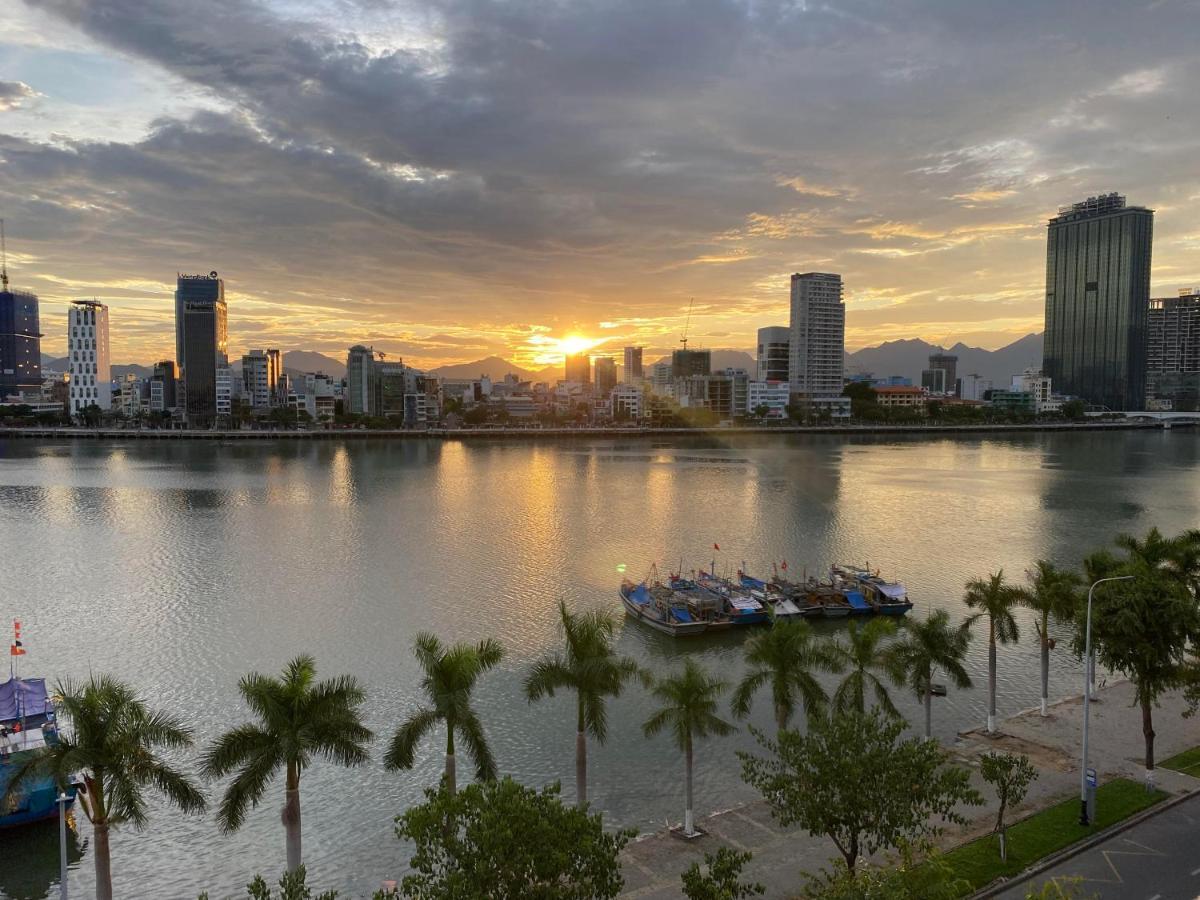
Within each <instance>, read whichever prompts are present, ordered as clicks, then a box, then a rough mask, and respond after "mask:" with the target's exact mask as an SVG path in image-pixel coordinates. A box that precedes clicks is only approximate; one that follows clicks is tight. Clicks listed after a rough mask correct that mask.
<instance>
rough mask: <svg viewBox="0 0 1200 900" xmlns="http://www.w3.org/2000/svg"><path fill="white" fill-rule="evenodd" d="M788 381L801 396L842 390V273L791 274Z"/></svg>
mask: <svg viewBox="0 0 1200 900" xmlns="http://www.w3.org/2000/svg"><path fill="white" fill-rule="evenodd" d="M790 331H791V334H790V344H789V347H788V352H789V364H788V380H789V382H790V384H791V390H792V393H793V394H799V395H800V396H801V397H804V398H810V399H813V398H818V397H837V396H840V395H841V393H842V388H843V386H844V385H843V374H844V372H843V370H844V368H845V350H846V306H845V304H844V303H843V302H842V276H841V275H832V274H829V273H826V272H805V273H804V274H796V275H793V276H792V320H791V328H790Z"/></svg>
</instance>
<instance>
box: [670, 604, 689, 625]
mask: <svg viewBox="0 0 1200 900" xmlns="http://www.w3.org/2000/svg"><path fill="white" fill-rule="evenodd" d="M671 615H673V616H674V617H675V618H676V620H677V621H680V622H690V621H692V614H691V613H690V612H688V611H687V609H685V608H684V607H682V606H672V607H671Z"/></svg>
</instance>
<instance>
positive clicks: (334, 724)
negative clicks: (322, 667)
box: [202, 654, 372, 872]
mask: <svg viewBox="0 0 1200 900" xmlns="http://www.w3.org/2000/svg"><path fill="white" fill-rule="evenodd" d="M316 677H317V666H316V663H315V662H314V661H313V658H312V657H311V656H308V655H307V654H304V655H301V656H297V657H296V658H295V659H293V660H292V661H291V662H289V663H288V664H287V666H286V667H284V670H283V675H282V676H281V677H279V678H275V677H273V676H270V675H260V674H259V673H257V672H251V673H250V674H249V675H245V676H243V678H242V679H241V680H240V681H239V682H238V691H240V692H241V695H242V699H243V700H245V701H246V705H247V706H249V707H250V710H251V711H252V712H253V713H254V714H255V715H256V716H257V717H258V721H257V722H255V723H247V724H245V725H239V726H238V727H236V728H234V729H232V730H231V731H227V732H226V733H225V734H223V735H222V736H221V737H219V738H217V740H216V741H214V742H213V744H212V746H210V747H209V748H208V750H207V751H206V752H205V754H204V758H203V761H202V767H203V772H204V774H205V775H206V776H207V777H209V778H221V777H222V776H225V775H228V774H229V773H230V772H235V771H236V772H237V774H236V775H235V776H234V779H233V781H232V782H230V784H229V787H228V788H226V790H225V796H224V798H223V799H222V800H221V808H220V810H219V811H218V813H217V821H218V823H219V824H220V826H221V830H222V831H224V832H225V833H226V834H228V833H229V832H232V831H236V830H237V829H238V828H240V827H241V825H242V822H243V821H245V818H246V811H247V809H248V808H250V807H257V806H258V801H259V800H261V799H262V797H263V794H264V793H266V790H267V785H269V784H270V783H271V781H272V779H274V777H275V775H276V773H278V772H279V770H280V769H283V770H284V771H285V773H286V774H285V781H284V804H283V816H282V818H283V827H284V832H285V835H286V838H287V870H288V871H289V872H291V871H294V870H296V869H298V868H299V867H300V865H301V853H300V850H301V845H300V834H301V833H300V776H301V774H303V772H304V770H305V769H307V768H308V767H309V765H310V764H311V763H312V761H313V757H314V756H321V757H324V758H325V759H326V760H328V761H329V762H333V763H338V764H339V765H343V766H357V765H361V764H362V763H365V762H366V761H367V759H368V758H369V757H368V753H367V748H366V744H367V742H368V741H370V740H371V737H372V734H371V732H370V731H368V730H367V728H366V726H364V725H363V723H362V718H361V712H360V710H359V707H360V706H361V705H362V703H363V701H364V700H365V699H366V691H364V690H363V688H362V687H361V686H360V685H359V683H358V681H357V680H356V679H355V678H353V677H352V676H349V675H340V676H338V677H337V678H330V679H326V680H325V681H316Z"/></svg>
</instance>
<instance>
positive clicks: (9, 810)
mask: <svg viewBox="0 0 1200 900" xmlns="http://www.w3.org/2000/svg"><path fill="white" fill-rule="evenodd" d="M57 743H58V721H57V719H56V716H55V710H54V703H53V701H52V700H51V699H50V697H49V694H48V693H47V691H46V679H44V678H19V677H17V676H16V674H13V676H12V677H11V678H9V680H8V681H5V682H3V683H0V828H10V827H12V826H15V825H28V824H30V823H32V822H39V821H41V820H43V819H52V818H55V817H57V816H58V807H59V804H58V788H57V786H56V785H55V783H54V780H53V779H52V778H50V777H37V778H30V779H28V780H26V782H25V783H24V784H23V785H20V786H19V787H18V788H17V789H16V790H15V791H14V792H13V793H12V794H11V795H9V784H10V783H11V782H12V779H13V777H14V775H15V774H16V773H17V772H18V771H19V770H20V768H21V767H22V766H23V765H24V764H25V763H26V762H27V761H28V760H29V759H30V757H32V756H33V755H34V754H37V753H39V752H41V751H42V750H43V749H45V748H46V747H53V746H55V745H56V744H57ZM66 793H67V806H70V805H71V804H72V803H73V802H74V801H75V786H74V785H69V786H68V788H67V791H66ZM4 798H7V799H4Z"/></svg>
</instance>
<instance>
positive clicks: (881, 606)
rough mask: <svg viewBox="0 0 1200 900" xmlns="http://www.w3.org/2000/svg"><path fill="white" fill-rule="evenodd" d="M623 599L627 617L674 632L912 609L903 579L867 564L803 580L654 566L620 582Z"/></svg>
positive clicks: (677, 634) (890, 613) (682, 633)
mask: <svg viewBox="0 0 1200 900" xmlns="http://www.w3.org/2000/svg"><path fill="white" fill-rule="evenodd" d="M621 602H622V603H623V604H624V606H625V612H626V613H627V614H628V615H629V616H630V617H632V618H634V619H637V620H638V621H639V622H644V623H645V624H647V625H649V626H650V627H651V628H654V629H657V630H658V631H661V632H663V633H664V634H669V635H672V636H673V637H686V636H689V635H696V634H704V633H709V632H714V631H722V630H725V629H730V628H736V627H738V626H742V625H756V624H761V623H764V622H773V621H775V620H777V619H787V618H793V617H796V618H799V617H805V618H809V617H821V618H825V619H839V618H845V617H848V616H855V615H884V616H902V615H904V614H905V613H906V612H908V611H909V610H910V609H912V603H911V602H910V601H909V599H908V592H907V591H906V590H905V588H904V585H902V584H900V583H899V582H896V581H886V580H885V579H883V578H881V577H880V576H879V573H878V572H872V571H871V569H870V567H869V566H843V565H835V566H832V567H830V570H829V577H828V578H827V579H825V580H821V579H819V578H815V577H805V578H803V579H802V580H801V581H789V580H788V579H787V578H786V577H783V576H780V575H779V573H778V572H777V571H776V572H775V574H773V575H772V577H771V578H770V579H767V580H764V579H761V578H755V577H753V576H751V575H749V574H748V573H746V572H745V571H742V570H739V571H738V572H737V575H736V577H734V578H722V577H719V576H717V575H715V574H713V573H711V572H705V571H703V570H700V571H698V572H693V573H692V576H691V577H690V578H685V577H684V576H683V573H682V572H678V573H675V572H673V573H670V574H669V575H668V577H667V578H666V580H665V581H664V580H662V579H661V578H659V576H658V572H657V568H656V567H653V566H652V567H651V573H650V576H649V577H648V578H646V579H645V580H643V581H641V582H634V581H630V580H629V579H626V580H625V581H623V582H622V583H621Z"/></svg>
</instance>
